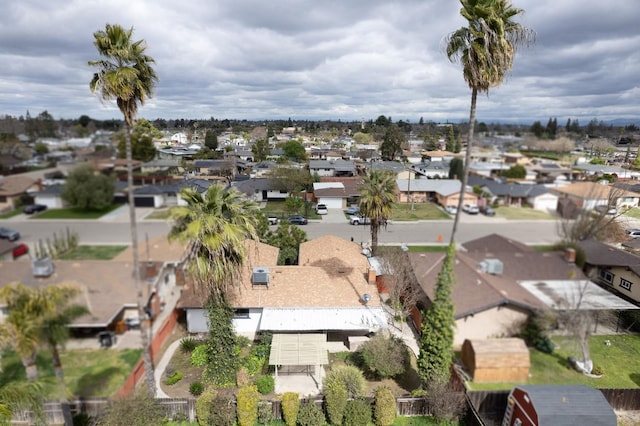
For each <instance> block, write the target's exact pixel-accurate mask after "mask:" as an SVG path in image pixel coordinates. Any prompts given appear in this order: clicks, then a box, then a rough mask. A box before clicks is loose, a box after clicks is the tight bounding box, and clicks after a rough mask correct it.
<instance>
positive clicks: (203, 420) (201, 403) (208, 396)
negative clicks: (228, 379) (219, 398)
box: [196, 390, 216, 426]
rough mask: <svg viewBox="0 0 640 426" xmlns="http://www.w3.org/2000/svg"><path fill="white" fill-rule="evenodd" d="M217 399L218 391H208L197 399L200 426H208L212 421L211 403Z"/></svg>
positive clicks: (197, 415)
mask: <svg viewBox="0 0 640 426" xmlns="http://www.w3.org/2000/svg"><path fill="white" fill-rule="evenodd" d="M215 397H216V391H214V390H208V391H206V392H204V393H203V394H202V395H200V396H199V397H198V399H196V417H197V419H198V424H200V425H201V426H208V425H209V424H210V420H211V403H212V402H213V399H214V398H215Z"/></svg>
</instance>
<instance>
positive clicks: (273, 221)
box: [267, 216, 280, 225]
mask: <svg viewBox="0 0 640 426" xmlns="http://www.w3.org/2000/svg"><path fill="white" fill-rule="evenodd" d="M267 219H268V220H269V225H277V224H278V223H280V220H279V219H278V218H277V217H275V216H269V217H268V218H267Z"/></svg>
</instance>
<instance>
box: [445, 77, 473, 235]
mask: <svg viewBox="0 0 640 426" xmlns="http://www.w3.org/2000/svg"><path fill="white" fill-rule="evenodd" d="M477 97H478V90H477V89H475V88H474V89H472V90H471V111H470V113H469V136H468V141H467V150H466V151H465V153H464V167H463V169H462V170H463V171H462V185H460V195H459V197H458V211H457V212H456V216H455V218H454V219H453V229H452V230H451V241H450V242H449V243H450V244H455V242H456V233H457V232H458V223H460V215H461V214H462V205H463V204H464V196H465V194H466V192H465V191H466V188H467V181H468V180H469V163H470V162H471V147H472V145H473V130H474V127H475V124H476V99H477Z"/></svg>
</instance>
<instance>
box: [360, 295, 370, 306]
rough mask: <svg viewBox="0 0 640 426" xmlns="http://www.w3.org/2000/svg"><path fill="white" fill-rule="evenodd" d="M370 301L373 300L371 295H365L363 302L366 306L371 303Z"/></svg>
mask: <svg viewBox="0 0 640 426" xmlns="http://www.w3.org/2000/svg"><path fill="white" fill-rule="evenodd" d="M369 300H371V295H370V294H369V293H365V294H363V295H362V301H363V302H364V304H365V305H366V304H367V303H368V302H369Z"/></svg>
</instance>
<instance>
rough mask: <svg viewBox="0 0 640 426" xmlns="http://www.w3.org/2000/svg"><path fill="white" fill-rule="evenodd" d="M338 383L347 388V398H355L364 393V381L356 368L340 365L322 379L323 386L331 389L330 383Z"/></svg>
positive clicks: (360, 372)
mask: <svg viewBox="0 0 640 426" xmlns="http://www.w3.org/2000/svg"><path fill="white" fill-rule="evenodd" d="M335 381H338V382H340V383H343V384H344V386H345V388H347V393H348V394H349V398H357V397H359V396H361V395H362V394H363V393H364V385H365V380H364V376H363V375H362V371H360V370H359V369H358V368H357V367H354V366H352V365H340V366H338V367H335V368H332V369H331V371H329V373H328V374H327V377H325V379H324V386H325V387H327V386H328V387H331V386H332V383H333V382H335Z"/></svg>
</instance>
